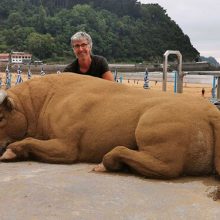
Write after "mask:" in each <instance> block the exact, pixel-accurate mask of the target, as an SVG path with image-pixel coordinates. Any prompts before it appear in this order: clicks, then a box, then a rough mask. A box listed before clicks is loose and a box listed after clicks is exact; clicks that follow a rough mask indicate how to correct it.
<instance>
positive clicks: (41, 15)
mask: <svg viewBox="0 0 220 220" xmlns="http://www.w3.org/2000/svg"><path fill="white" fill-rule="evenodd" d="M79 30H84V31H87V32H88V33H90V35H91V36H92V38H93V42H94V47H93V53H94V54H100V55H103V56H105V57H106V58H107V59H108V60H109V61H110V62H148V61H153V62H161V60H162V58H163V54H164V52H165V51H166V50H179V51H180V52H181V53H182V55H183V59H184V61H192V60H194V59H195V58H196V57H197V56H198V55H199V52H198V51H197V50H196V49H195V48H194V47H193V46H192V44H191V42H190V39H189V37H188V36H187V35H185V34H184V33H183V32H182V30H181V28H180V27H179V26H178V24H176V23H175V21H173V20H171V19H170V17H169V16H168V15H167V13H166V10H164V9H163V8H162V7H161V6H160V5H158V4H141V3H139V2H137V1H136V0H92V1H88V0H1V1H0V53H2V52H10V51H26V52H30V53H32V54H33V55H34V56H35V57H38V58H39V59H43V60H48V61H54V62H58V61H65V62H67V61H68V59H72V57H73V55H72V50H71V47H70V37H71V36H72V35H73V34H74V33H75V32H77V31H79Z"/></svg>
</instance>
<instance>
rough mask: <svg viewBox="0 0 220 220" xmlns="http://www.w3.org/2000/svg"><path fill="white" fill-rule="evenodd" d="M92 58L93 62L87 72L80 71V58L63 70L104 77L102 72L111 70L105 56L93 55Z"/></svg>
mask: <svg viewBox="0 0 220 220" xmlns="http://www.w3.org/2000/svg"><path fill="white" fill-rule="evenodd" d="M91 58H92V62H91V65H90V68H89V70H88V71H87V72H86V73H82V72H80V67H79V63H78V59H76V60H74V61H73V62H72V63H71V64H69V65H68V66H66V67H65V68H64V70H63V72H73V73H79V74H84V75H90V76H95V77H99V78H102V74H104V73H105V72H107V71H109V66H108V62H107V60H106V59H105V58H104V57H102V56H98V55H91Z"/></svg>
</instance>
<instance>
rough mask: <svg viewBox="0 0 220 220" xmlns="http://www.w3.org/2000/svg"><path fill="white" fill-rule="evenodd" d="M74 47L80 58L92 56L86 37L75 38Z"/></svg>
mask: <svg viewBox="0 0 220 220" xmlns="http://www.w3.org/2000/svg"><path fill="white" fill-rule="evenodd" d="M72 48H73V51H74V54H75V55H76V57H77V58H78V59H80V58H81V59H84V58H86V57H88V56H89V57H90V53H91V48H90V45H89V44H88V41H87V40H86V39H80V40H75V41H74V42H72Z"/></svg>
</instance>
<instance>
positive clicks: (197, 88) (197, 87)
mask: <svg viewBox="0 0 220 220" xmlns="http://www.w3.org/2000/svg"><path fill="white" fill-rule="evenodd" d="M0 75H1V76H2V89H4V88H5V73H3V72H1V73H0ZM21 76H22V79H23V81H26V80H28V78H27V74H23V73H22V74H21ZM34 77H41V76H40V74H39V75H34V74H33V75H32V77H31V78H34ZM16 79H17V73H12V81H11V86H14V85H15V82H16ZM122 83H123V84H125V85H127V86H132V87H135V88H138V89H143V85H144V81H143V80H135V81H134V80H129V83H128V80H123V81H122ZM149 87H150V89H153V90H158V91H162V82H157V83H155V80H154V81H150V82H149ZM202 88H204V89H205V95H204V97H205V98H211V90H212V85H211V84H199V83H198V84H195V83H189V82H188V83H184V85H183V93H187V94H190V95H192V96H202ZM173 91H174V83H173V82H167V92H170V93H173Z"/></svg>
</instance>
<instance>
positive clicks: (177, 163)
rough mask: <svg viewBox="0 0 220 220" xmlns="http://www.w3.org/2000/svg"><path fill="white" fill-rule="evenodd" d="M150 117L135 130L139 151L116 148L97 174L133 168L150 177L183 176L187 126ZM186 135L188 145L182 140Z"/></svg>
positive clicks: (145, 118) (98, 169) (124, 147)
mask: <svg viewBox="0 0 220 220" xmlns="http://www.w3.org/2000/svg"><path fill="white" fill-rule="evenodd" d="M149 114H150V112H148V114H145V115H143V116H142V118H141V119H140V121H139V123H138V126H137V128H136V131H135V137H136V142H137V145H138V149H137V150H131V149H129V148H127V147H126V146H116V147H115V148H114V149H113V150H111V151H110V152H109V153H107V154H106V155H105V156H104V157H103V161H102V164H100V165H99V166H98V167H96V168H94V171H105V169H107V170H110V171H118V170H120V169H122V168H123V167H129V168H130V169H131V170H133V171H134V172H135V173H138V174H141V175H143V176H146V177H150V178H174V177H178V176H180V175H181V174H182V173H183V169H184V158H185V155H186V147H185V146H187V145H188V143H187V141H188V139H189V137H188V136H187V135H188V133H189V132H188V131H187V129H185V127H184V126H185V125H184V123H178V122H177V121H175V122H172V121H171V122H169V120H167V121H166V120H165V122H164V121H163V118H162V119H160V118H159V119H158V117H157V118H154V115H153V114H152V115H150V117H149V116H148V115H149ZM157 119H158V120H157ZM156 120H157V122H156ZM187 132H188V133H187ZM182 135H185V136H186V140H185V142H184V143H183V142H182V141H181V139H180V138H179V137H181V136H182Z"/></svg>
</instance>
